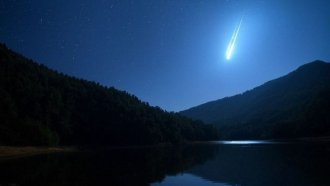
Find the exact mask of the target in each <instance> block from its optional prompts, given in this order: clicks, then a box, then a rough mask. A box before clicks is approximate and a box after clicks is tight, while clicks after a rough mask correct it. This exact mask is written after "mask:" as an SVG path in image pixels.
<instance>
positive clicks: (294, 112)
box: [180, 60, 330, 139]
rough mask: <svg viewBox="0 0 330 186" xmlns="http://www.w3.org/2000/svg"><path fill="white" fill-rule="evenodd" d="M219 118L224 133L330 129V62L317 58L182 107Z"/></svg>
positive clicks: (243, 135) (304, 133) (289, 134)
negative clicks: (223, 95) (242, 88)
mask: <svg viewBox="0 0 330 186" xmlns="http://www.w3.org/2000/svg"><path fill="white" fill-rule="evenodd" d="M180 113H181V114H182V115H185V116H188V117H192V118H194V119H201V120H203V121H204V122H208V123H213V124H215V125H216V126H217V127H218V128H219V130H220V136H221V138H231V139H250V138H253V139H256V138H262V139H267V138H295V137H315V136H329V135H330V64H329V63H326V62H322V61H319V60H317V61H314V62H311V63H308V64H305V65H302V66H301V67H299V68H298V69H296V70H295V71H293V72H291V73H289V74H287V75H285V76H283V77H280V78H278V79H274V80H271V81H269V82H267V83H265V84H263V85H261V86H259V87H256V88H254V89H252V90H249V91H246V92H244V93H243V94H239V95H235V96H232V97H226V98H223V99H220V100H216V101H212V102H208V103H205V104H202V105H200V106H196V107H193V108H191V109H188V110H185V111H182V112H180Z"/></svg>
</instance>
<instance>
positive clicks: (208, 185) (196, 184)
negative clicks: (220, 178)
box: [151, 173, 230, 186]
mask: <svg viewBox="0 0 330 186" xmlns="http://www.w3.org/2000/svg"><path fill="white" fill-rule="evenodd" d="M182 185H188V186H201V185H202V186H230V185H229V184H226V183H216V182H212V181H209V180H205V179H202V178H200V177H198V176H196V175H193V174H187V173H185V174H180V175H175V176H167V177H166V178H165V179H164V180H163V181H162V182H161V183H153V184H151V186H182Z"/></svg>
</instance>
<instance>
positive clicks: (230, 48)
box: [226, 17, 243, 60]
mask: <svg viewBox="0 0 330 186" xmlns="http://www.w3.org/2000/svg"><path fill="white" fill-rule="evenodd" d="M242 20H243V17H242V18H241V20H240V22H239V24H238V26H236V28H235V30H234V33H233V35H232V36H231V39H230V42H229V45H228V47H227V51H226V59H227V60H230V58H231V55H232V54H233V51H234V48H235V44H236V39H237V36H238V33H239V29H240V28H241V24H242Z"/></svg>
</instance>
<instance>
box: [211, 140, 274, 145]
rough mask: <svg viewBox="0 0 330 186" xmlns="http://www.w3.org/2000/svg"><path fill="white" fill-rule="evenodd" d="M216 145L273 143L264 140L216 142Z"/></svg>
mask: <svg viewBox="0 0 330 186" xmlns="http://www.w3.org/2000/svg"><path fill="white" fill-rule="evenodd" d="M216 143H219V144H229V145H253V144H270V143H274V142H272V141H266V140H235V141H217V142H216Z"/></svg>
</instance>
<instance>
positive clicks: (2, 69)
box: [0, 45, 217, 145]
mask: <svg viewBox="0 0 330 186" xmlns="http://www.w3.org/2000/svg"><path fill="white" fill-rule="evenodd" d="M216 137H217V134H216V130H214V128H213V127H212V126H210V125H204V124H203V123H202V122H200V121H193V120H191V119H189V118H186V117H183V116H181V115H179V114H177V113H168V112H166V111H163V110H162V109H160V108H159V107H151V106H149V105H148V103H145V102H142V101H140V100H139V99H138V98H137V97H135V96H133V95H130V94H128V93H126V92H124V91H119V90H116V89H115V88H113V87H111V88H107V87H104V86H101V85H99V84H98V83H95V82H90V81H86V80H81V79H77V78H74V77H70V76H67V75H64V74H61V73H58V72H56V71H53V70H50V69H48V68H47V67H45V66H43V65H39V64H37V63H34V62H33V61H32V60H28V59H26V58H25V57H23V56H21V55H19V54H17V53H15V52H12V51H11V50H9V49H7V48H6V46H4V45H0V145H57V144H60V145H145V144H158V143H168V142H170V143H178V142H182V141H191V140H210V139H215V138H216Z"/></svg>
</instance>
